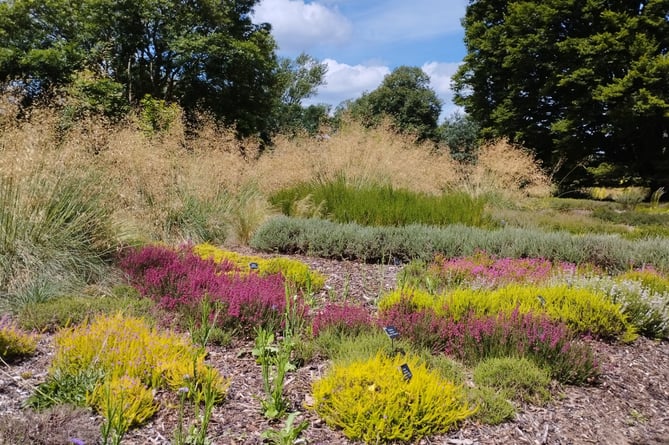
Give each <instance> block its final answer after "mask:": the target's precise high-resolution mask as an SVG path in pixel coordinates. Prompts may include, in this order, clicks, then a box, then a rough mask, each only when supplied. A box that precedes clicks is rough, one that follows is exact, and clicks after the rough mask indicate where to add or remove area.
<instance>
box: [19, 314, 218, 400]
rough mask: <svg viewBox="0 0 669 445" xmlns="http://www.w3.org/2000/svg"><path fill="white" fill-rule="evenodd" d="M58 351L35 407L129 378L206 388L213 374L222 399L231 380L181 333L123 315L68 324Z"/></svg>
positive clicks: (161, 384)
mask: <svg viewBox="0 0 669 445" xmlns="http://www.w3.org/2000/svg"><path fill="white" fill-rule="evenodd" d="M54 341H55V348H56V349H55V354H54V358H53V363H52V365H51V369H50V371H49V377H48V378H47V381H46V382H45V383H44V384H42V385H40V386H39V387H38V388H37V391H36V392H35V394H34V395H33V396H32V401H31V404H32V405H33V406H39V407H48V406H50V405H51V404H53V403H57V402H58V401H59V400H62V399H63V397H61V396H59V395H58V396H57V397H54V394H56V395H57V394H60V393H62V392H63V391H64V390H65V391H67V392H69V394H70V395H69V396H68V401H74V402H76V401H77V400H80V398H81V396H82V395H83V394H86V393H88V392H90V391H91V387H92V388H93V389H92V391H95V388H97V387H98V386H99V385H101V384H103V383H106V382H109V381H110V379H114V378H121V377H126V376H127V377H129V378H134V379H137V380H138V381H139V382H141V383H142V385H144V386H146V387H148V388H152V389H158V388H169V389H172V390H175V391H176V390H177V389H178V388H181V387H192V386H193V385H196V386H197V385H200V386H202V384H203V382H202V381H201V379H207V376H211V375H212V373H214V376H215V379H214V382H215V385H214V388H215V390H216V392H217V394H218V399H219V400H222V398H223V397H224V395H225V393H226V391H227V388H228V385H229V382H228V381H227V380H226V379H225V378H223V377H221V376H220V375H218V373H217V371H216V370H214V369H212V368H210V367H209V366H207V365H206V364H205V363H204V358H205V354H206V351H204V350H202V349H199V348H197V347H195V346H194V345H193V344H191V343H189V342H187V341H186V340H185V339H184V338H183V337H182V336H180V335H176V334H173V333H170V332H164V331H159V330H156V329H153V328H150V327H149V326H148V325H147V324H146V322H144V321H143V320H142V319H139V318H133V317H124V316H122V315H121V314H116V315H113V316H99V317H97V318H96V319H95V320H93V321H92V323H90V324H88V325H81V326H76V327H72V328H66V329H63V330H61V331H60V332H58V333H57V334H56V337H55V339H54Z"/></svg>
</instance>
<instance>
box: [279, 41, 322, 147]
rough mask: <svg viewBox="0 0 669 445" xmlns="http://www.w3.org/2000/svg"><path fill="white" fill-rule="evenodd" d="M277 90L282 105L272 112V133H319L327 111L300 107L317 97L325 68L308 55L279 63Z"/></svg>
mask: <svg viewBox="0 0 669 445" xmlns="http://www.w3.org/2000/svg"><path fill="white" fill-rule="evenodd" d="M278 72H279V75H278V86H279V88H280V90H281V91H282V94H281V101H280V103H279V104H278V105H277V107H276V109H275V114H274V119H275V129H274V131H275V132H279V133H289V134H295V133H298V132H300V131H303V130H306V131H307V132H308V133H310V134H314V133H316V132H317V131H318V128H319V126H320V123H321V121H322V120H324V119H325V118H326V117H327V115H328V113H329V111H330V109H329V107H327V106H326V105H310V106H308V107H306V108H305V107H303V105H302V101H303V100H304V99H308V98H309V97H312V96H313V95H314V94H316V91H317V89H318V87H319V86H321V85H324V84H325V74H326V73H327V65H325V64H324V63H321V62H319V61H318V60H316V59H314V58H313V57H311V56H309V55H307V54H304V53H302V54H300V55H299V56H297V58H296V59H295V60H292V59H288V58H285V59H282V60H281V61H280V62H279V71H278Z"/></svg>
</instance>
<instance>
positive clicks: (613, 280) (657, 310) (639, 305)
mask: <svg viewBox="0 0 669 445" xmlns="http://www.w3.org/2000/svg"><path fill="white" fill-rule="evenodd" d="M635 275H636V272H632V273H631V275H628V273H624V274H622V275H619V276H617V277H611V276H608V275H600V276H590V277H584V276H574V277H571V278H570V279H569V280H568V283H569V285H570V286H573V287H582V288H586V289H593V290H595V291H597V292H601V293H603V294H604V295H606V296H607V298H608V299H609V300H610V301H612V302H613V303H616V304H619V305H620V307H621V310H622V312H623V313H624V314H625V316H626V317H627V320H628V321H629V323H630V324H631V325H632V326H634V328H635V329H636V331H637V332H638V333H639V334H640V335H643V336H645V337H648V338H658V339H661V338H667V337H669V292H659V291H656V290H654V289H658V287H656V286H654V284H653V283H654V280H651V281H650V286H649V287H647V286H646V285H644V282H643V281H637V280H634V279H629V278H626V277H628V276H629V277H634V276H635ZM644 275H645V274H644ZM651 277H652V275H651ZM661 288H662V287H661V286H660V287H659V289H661Z"/></svg>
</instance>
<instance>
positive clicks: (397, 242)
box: [250, 216, 669, 271]
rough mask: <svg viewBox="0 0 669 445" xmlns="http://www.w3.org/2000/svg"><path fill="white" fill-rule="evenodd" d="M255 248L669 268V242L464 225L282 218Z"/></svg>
mask: <svg viewBox="0 0 669 445" xmlns="http://www.w3.org/2000/svg"><path fill="white" fill-rule="evenodd" d="M250 244H251V246H252V247H254V248H256V249H258V250H263V251H268V252H280V253H300V254H309V255H313V256H320V257H324V258H336V259H354V260H362V261H368V262H387V261H390V260H393V259H395V260H401V261H403V262H408V261H410V260H413V259H418V260H423V261H430V260H431V259H432V258H434V256H435V255H436V254H442V255H444V256H445V257H447V258H448V257H457V256H467V255H472V254H474V253H475V252H477V251H480V250H484V251H486V252H488V253H489V254H491V255H495V256H497V257H509V258H523V257H534V258H545V259H547V260H550V261H553V262H557V261H566V262H570V263H574V264H584V263H592V264H594V265H597V266H599V267H602V268H605V269H608V270H612V271H615V270H618V271H621V270H627V269H629V267H630V266H633V267H635V266H638V267H641V266H643V265H644V264H646V265H648V264H650V265H653V266H655V267H656V268H658V269H659V270H668V269H669V240H664V239H648V240H638V241H631V240H626V239H622V238H620V237H618V236H615V235H592V234H588V235H571V234H569V233H566V232H543V231H540V230H530V229H518V228H513V227H507V228H504V229H498V230H492V231H489V230H484V229H480V228H476V227H465V226H462V225H459V224H455V225H451V226H448V227H442V228H437V227H429V226H423V225H411V226H406V227H364V226H360V225H358V224H351V223H349V224H337V223H333V222H330V221H324V220H319V219H297V218H289V217H285V216H279V217H276V218H272V219H270V220H269V221H267V222H266V223H265V224H264V225H263V226H261V227H260V228H259V229H258V231H257V232H256V233H255V235H254V237H253V239H252V240H251V243H250Z"/></svg>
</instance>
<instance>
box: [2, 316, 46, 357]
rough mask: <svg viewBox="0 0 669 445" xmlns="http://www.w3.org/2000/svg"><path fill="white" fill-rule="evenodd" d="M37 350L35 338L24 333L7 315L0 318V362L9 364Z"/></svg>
mask: <svg viewBox="0 0 669 445" xmlns="http://www.w3.org/2000/svg"><path fill="white" fill-rule="evenodd" d="M36 350H37V337H36V336H34V335H32V334H29V333H27V332H24V331H23V330H22V329H20V328H19V327H18V324H17V323H16V322H15V321H14V320H12V319H10V318H9V316H8V315H2V316H0V360H2V361H3V362H7V363H10V362H12V361H14V360H17V359H21V358H23V357H28V356H30V355H32V354H34V353H35V351H36Z"/></svg>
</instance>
